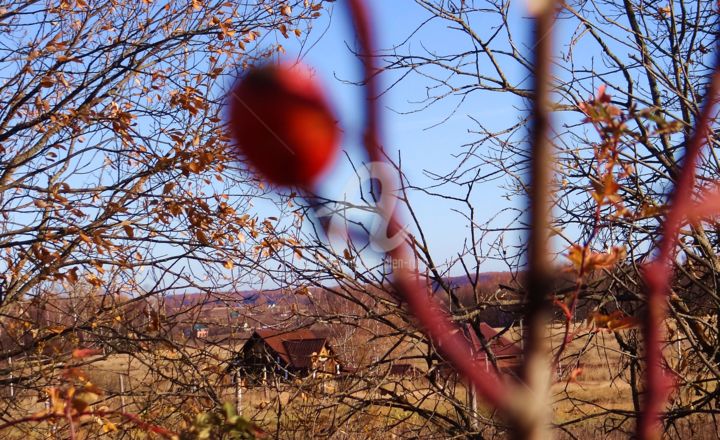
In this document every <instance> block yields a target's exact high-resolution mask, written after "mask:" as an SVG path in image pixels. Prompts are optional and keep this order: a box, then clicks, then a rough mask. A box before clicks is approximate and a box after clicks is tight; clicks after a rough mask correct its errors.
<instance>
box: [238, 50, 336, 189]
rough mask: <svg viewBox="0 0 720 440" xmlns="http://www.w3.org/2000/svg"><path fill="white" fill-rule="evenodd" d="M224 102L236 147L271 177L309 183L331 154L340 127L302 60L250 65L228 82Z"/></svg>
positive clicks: (279, 181)
mask: <svg viewBox="0 0 720 440" xmlns="http://www.w3.org/2000/svg"><path fill="white" fill-rule="evenodd" d="M229 107H230V108H229V110H230V129H231V133H232V135H233V137H234V138H235V141H236V145H237V152H238V153H240V155H242V156H244V157H245V158H246V159H247V161H248V162H249V163H250V164H251V165H252V166H253V167H254V168H255V169H256V170H257V171H258V172H259V173H260V174H262V176H264V177H265V178H266V179H268V180H269V181H271V182H273V183H276V184H279V185H297V186H303V187H309V186H310V185H311V184H313V183H314V182H315V181H316V180H317V178H318V177H319V176H320V174H321V173H322V172H323V170H325V168H327V166H328V165H329V164H330V163H331V162H332V161H333V159H334V158H335V155H336V152H337V150H338V143H339V140H340V131H339V129H338V126H337V123H336V122H335V118H334V117H333V114H332V112H331V110H330V106H329V105H328V103H327V100H326V99H325V96H324V94H323V91H322V88H321V87H320V86H319V85H318V83H317V82H316V81H315V80H314V79H313V78H312V76H311V73H310V71H309V70H308V69H307V68H306V67H304V66H302V65H299V64H295V65H288V64H271V65H266V66H264V67H260V68H254V69H252V70H251V71H249V72H248V73H247V74H246V75H245V76H244V77H242V78H241V79H240V80H239V81H238V82H237V84H236V85H235V86H234V87H233V90H232V92H231V94H230V96H229Z"/></svg>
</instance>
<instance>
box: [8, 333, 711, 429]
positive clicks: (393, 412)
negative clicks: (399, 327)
mask: <svg viewBox="0 0 720 440" xmlns="http://www.w3.org/2000/svg"><path fill="white" fill-rule="evenodd" d="M512 331H513V330H511V331H510V332H508V334H506V336H508V337H509V338H511V339H516V340H518V339H519V337H518V334H517V332H515V333H512ZM571 332H572V334H573V338H574V339H573V340H572V342H571V343H569V344H568V346H567V347H566V349H565V352H564V355H563V356H561V358H560V362H559V365H558V368H557V371H555V372H554V373H555V383H554V384H553V386H552V389H551V391H552V392H551V395H552V411H553V421H554V423H555V424H556V425H557V426H558V430H557V435H558V436H559V437H560V438H579V437H585V438H602V437H606V438H626V437H627V436H628V435H629V434H627V433H628V432H630V431H631V430H632V429H633V421H632V420H631V419H628V418H627V417H626V416H625V414H626V412H627V411H631V410H633V398H632V392H631V389H630V386H629V385H628V378H629V376H628V375H629V374H630V371H629V368H628V355H627V354H626V353H624V352H623V351H622V350H621V349H620V347H619V345H618V343H617V341H616V338H615V335H614V334H612V333H609V332H597V331H594V330H592V329H588V328H586V327H585V326H584V325H576V326H574V328H573V329H572V330H571ZM549 334H552V338H551V340H552V346H553V347H558V346H559V345H560V343H561V341H562V339H563V328H562V327H560V326H556V327H552V328H550V329H549ZM518 343H519V342H518ZM238 348H239V343H238V345H235V346H227V345H225V346H209V345H208V346H205V347H202V346H200V347H196V348H183V349H172V348H161V349H155V350H149V351H148V352H145V353H134V354H132V355H131V354H111V355H108V356H96V357H93V358H90V359H87V360H86V361H85V362H87V365H78V366H77V368H78V369H81V370H82V371H83V372H84V373H83V374H84V376H86V379H87V380H89V381H90V382H92V383H93V384H95V385H96V386H97V387H98V388H100V389H101V390H103V391H104V393H103V395H102V396H99V397H98V399H97V401H96V402H95V406H96V407H98V408H99V407H104V408H109V409H112V410H121V411H124V412H129V413H133V414H138V415H140V416H141V417H143V418H145V419H151V420H156V421H157V422H158V423H159V424H161V425H163V426H168V423H170V424H171V426H175V427H181V426H187V425H188V424H190V423H191V422H192V417H190V416H189V414H195V413H198V412H202V411H206V410H208V409H211V408H213V407H214V406H217V405H218V404H220V403H221V402H233V403H236V402H237V401H238V389H237V388H236V386H235V385H234V384H233V383H232V378H230V377H229V376H228V375H227V374H225V365H226V363H227V361H228V359H229V358H230V357H231V355H232V353H233V352H234V351H236V350H237V349H238ZM406 354H407V353H406ZM666 357H667V359H668V360H669V361H670V362H671V363H672V362H675V363H677V362H678V361H679V358H678V356H677V346H673V347H672V348H671V349H669V350H668V352H667V353H666ZM150 367H152V368H150ZM28 368H29V366H28ZM18 374H22V369H18ZM354 376H356V377H358V378H361V377H362V372H357V373H355V374H354ZM82 379H85V377H83V378H82ZM508 380H510V379H508ZM349 383H350V384H349V385H348V384H341V383H340V382H339V381H335V380H333V381H330V382H328V381H325V382H323V381H314V382H313V381H311V380H309V379H308V380H304V381H295V382H294V383H286V382H284V381H280V380H278V381H275V382H269V383H268V384H267V386H265V387H251V388H246V387H243V388H242V389H241V390H240V405H239V407H240V411H241V413H242V414H243V415H244V416H245V417H246V418H248V419H251V420H253V421H254V422H255V423H256V424H257V425H258V426H260V427H262V428H263V429H264V430H266V431H268V432H273V433H275V434H277V435H279V437H280V438H302V435H307V434H310V433H311V434H312V435H313V436H316V437H323V436H328V437H331V438H361V437H363V438H385V437H382V435H380V434H381V433H382V434H385V433H387V432H390V433H392V434H393V435H398V436H400V435H401V434H402V433H403V432H407V430H408V429H409V430H410V432H416V433H418V434H420V433H422V435H423V436H426V437H432V436H433V434H432V433H433V432H434V428H433V426H432V423H428V421H427V419H426V413H427V412H433V413H435V414H436V415H438V416H443V417H450V418H452V417H455V416H456V415H455V413H454V411H455V410H456V409H455V406H454V405H453V404H451V403H449V402H451V400H452V399H456V400H457V401H460V402H469V396H468V395H467V390H466V388H465V386H464V385H463V383H462V382H455V383H453V385H452V386H451V387H448V388H446V389H444V390H442V391H439V390H438V389H436V388H433V387H431V386H430V385H429V384H428V381H427V380H426V379H423V378H418V379H408V378H397V377H384V378H379V379H378V378H373V379H372V380H367V379H363V380H352V381H350V382H349ZM42 394H43V393H42V392H38V391H36V392H35V393H30V394H26V395H27V397H26V398H25V399H24V402H25V404H24V405H22V407H23V408H24V409H25V410H26V411H27V412H30V413H32V412H36V411H40V410H42V409H43V408H44V407H45V404H46V401H45V400H44V398H42V397H41V396H42ZM398 396H400V397H398ZM397 401H400V402H401V403H402V402H405V403H406V404H408V405H412V406H415V407H416V408H417V409H418V411H410V410H408V409H407V407H403V405H402V404H397ZM359 402H370V403H369V404H366V405H364V406H362V408H359V407H358V403H359ZM423 411H425V413H423ZM490 413H491V410H490V409H483V408H482V403H481V402H480V406H479V417H480V418H481V419H482V418H483V416H484V415H490ZM15 415H17V416H21V415H23V414H21V413H20V412H17V413H16V414H15ZM24 415H27V413H26V414H24ZM696 418H697V419H698V420H696V422H695V425H694V426H695V428H696V429H699V431H698V432H696V433H695V435H694V436H695V438H701V439H702V438H715V437H710V436H709V435H710V434H711V433H714V432H715V429H714V428H713V429H712V430H711V431H707V430H706V429H703V428H702V426H704V425H703V422H704V423H705V424H707V423H708V421H707V420H705V421H703V420H702V417H696ZM337 420H343V422H342V423H341V424H340V425H339V426H341V427H343V428H345V429H343V428H341V429H338V428H337V426H338V423H337ZM329 426H334V427H335V428H333V429H332V430H328V427H329ZM698 427H700V428H698ZM34 432H37V433H40V432H42V430H38V431H34ZM490 432H492V430H490V431H486V433H490ZM606 432H610V434H609V435H608V434H605V433H606ZM708 432H709V433H708ZM26 434H27V431H25V430H22V431H20V430H17V431H16V432H14V433H12V434H10V437H9V438H23V436H25V435H26ZM131 435H132V434H131ZM712 435H715V434H712ZM132 438H135V436H134V435H133V437H132ZM137 438H143V436H142V435H140V437H137Z"/></svg>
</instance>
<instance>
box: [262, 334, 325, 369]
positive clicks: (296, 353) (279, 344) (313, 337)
mask: <svg viewBox="0 0 720 440" xmlns="http://www.w3.org/2000/svg"><path fill="white" fill-rule="evenodd" d="M255 333H256V334H257V335H258V336H259V337H260V338H261V339H262V340H263V341H265V343H266V344H267V345H268V346H269V347H270V348H272V349H273V350H274V351H275V352H276V353H277V354H278V355H279V356H280V357H281V358H282V360H283V361H284V362H286V363H287V364H289V365H292V366H293V367H295V368H309V367H310V366H311V362H312V355H313V353H315V354H317V353H319V352H320V350H322V348H323V347H324V346H325V345H326V344H327V337H326V336H325V335H323V334H321V333H319V332H316V331H313V330H310V329H299V330H269V329H265V330H256V331H255Z"/></svg>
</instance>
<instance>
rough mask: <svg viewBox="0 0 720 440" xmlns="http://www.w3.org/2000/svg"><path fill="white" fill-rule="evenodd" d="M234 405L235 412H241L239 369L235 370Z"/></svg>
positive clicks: (240, 378)
mask: <svg viewBox="0 0 720 440" xmlns="http://www.w3.org/2000/svg"><path fill="white" fill-rule="evenodd" d="M235 407H236V408H237V413H238V414H240V413H241V412H242V377H241V376H240V369H239V368H238V369H237V370H236V371H235Z"/></svg>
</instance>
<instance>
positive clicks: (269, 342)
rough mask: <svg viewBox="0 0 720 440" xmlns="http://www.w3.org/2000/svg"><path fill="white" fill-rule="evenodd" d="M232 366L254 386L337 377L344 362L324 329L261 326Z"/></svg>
mask: <svg viewBox="0 0 720 440" xmlns="http://www.w3.org/2000/svg"><path fill="white" fill-rule="evenodd" d="M230 369H231V370H232V371H233V372H234V374H235V375H236V376H238V378H239V379H240V380H241V381H242V382H243V383H244V384H245V385H247V386H253V385H262V384H267V383H276V382H278V381H291V380H295V379H300V378H305V377H313V378H323V377H330V376H335V375H338V374H339V373H340V369H341V364H340V362H339V360H338V359H337V356H336V354H335V352H334V351H333V349H332V347H331V346H330V343H329V341H328V337H327V336H326V335H324V334H322V333H321V332H317V331H313V330H309V329H300V330H268V329H259V330H255V331H254V332H253V333H252V335H251V336H250V338H249V339H248V340H247V341H246V342H245V344H244V345H243V346H242V347H241V348H240V350H239V352H238V353H237V355H236V356H235V357H234V358H233V359H232V361H231V364H230Z"/></svg>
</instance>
